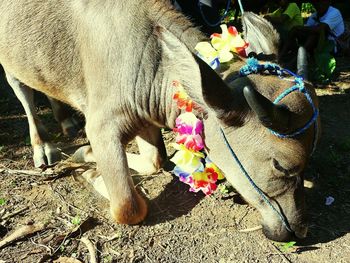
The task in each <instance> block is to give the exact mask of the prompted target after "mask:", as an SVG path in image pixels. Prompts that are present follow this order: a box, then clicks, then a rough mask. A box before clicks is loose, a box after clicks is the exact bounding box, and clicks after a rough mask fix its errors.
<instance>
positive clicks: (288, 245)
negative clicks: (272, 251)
mask: <svg viewBox="0 0 350 263" xmlns="http://www.w3.org/2000/svg"><path fill="white" fill-rule="evenodd" d="M296 243H297V242H295V241H290V242H287V243H284V242H281V243H277V247H278V248H279V249H280V250H281V252H283V253H286V252H288V251H290V250H292V249H293V248H294V246H295V244H296Z"/></svg>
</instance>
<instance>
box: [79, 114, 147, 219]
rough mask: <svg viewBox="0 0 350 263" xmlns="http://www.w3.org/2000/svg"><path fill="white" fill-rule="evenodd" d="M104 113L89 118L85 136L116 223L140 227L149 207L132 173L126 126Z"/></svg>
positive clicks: (91, 115) (90, 115)
mask: <svg viewBox="0 0 350 263" xmlns="http://www.w3.org/2000/svg"><path fill="white" fill-rule="evenodd" d="M104 115H105V114H104V112H93V113H92V114H89V117H88V118H87V122H86V134H87V136H88V138H89V140H90V144H91V148H92V151H93V153H94V157H95V159H96V163H97V168H98V171H99V173H101V175H102V178H103V181H104V184H105V186H106V190H107V194H108V196H109V200H110V210H111V214H112V217H113V219H114V220H115V221H116V222H118V223H121V224H137V223H139V222H141V221H142V220H144V218H145V217H146V215H147V204H146V202H145V201H144V199H143V198H142V197H141V196H140V195H139V194H138V193H137V191H136V189H135V187H134V184H133V181H132V178H131V176H130V173H129V167H128V163H127V157H126V152H125V146H124V144H123V143H122V141H123V140H122V138H123V135H122V132H121V128H120V127H123V125H122V124H121V123H118V122H117V121H116V120H115V116H114V118H113V117H110V118H108V116H104Z"/></svg>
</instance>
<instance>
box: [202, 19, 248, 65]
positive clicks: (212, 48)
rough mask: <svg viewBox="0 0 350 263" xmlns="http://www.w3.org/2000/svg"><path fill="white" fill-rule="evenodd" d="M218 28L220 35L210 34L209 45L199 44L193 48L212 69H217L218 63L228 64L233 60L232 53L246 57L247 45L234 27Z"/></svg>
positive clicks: (207, 43) (223, 26) (205, 43)
mask: <svg viewBox="0 0 350 263" xmlns="http://www.w3.org/2000/svg"><path fill="white" fill-rule="evenodd" d="M220 27H221V31H222V33H221V34H219V33H214V34H212V35H211V36H210V38H211V41H210V43H209V42H199V43H198V44H197V45H196V47H195V50H196V51H197V55H198V56H199V57H200V58H202V59H203V60H204V61H205V62H207V64H208V65H209V66H211V67H212V68H213V69H218V68H219V66H220V63H225V62H229V61H230V60H231V59H232V58H233V54H232V52H233V53H237V54H238V55H240V56H241V57H246V48H247V47H248V45H249V44H248V43H247V42H245V40H244V39H242V37H241V36H240V34H239V33H238V31H237V29H236V28H235V27H234V26H230V27H229V28H227V26H226V25H225V24H223V25H221V26H220Z"/></svg>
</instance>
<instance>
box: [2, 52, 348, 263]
mask: <svg viewBox="0 0 350 263" xmlns="http://www.w3.org/2000/svg"><path fill="white" fill-rule="evenodd" d="M338 69H339V70H338V71H339V72H338V74H337V76H336V79H335V80H334V81H333V82H332V85H331V86H323V87H320V88H319V89H317V93H318V95H319V100H320V112H321V119H322V139H321V142H320V144H319V146H318V149H317V151H316V152H315V154H314V156H313V157H312V160H311V162H310V165H309V167H308V169H307V171H306V178H307V179H308V180H310V181H312V182H313V183H314V187H313V188H311V189H307V204H308V213H309V218H310V228H309V234H308V237H307V238H306V239H305V240H304V241H302V242H298V243H296V244H295V245H292V244H280V243H276V242H272V241H270V240H268V239H267V238H265V237H264V235H263V234H262V233H261V230H258V231H254V232H248V233H247V232H242V230H244V229H247V228H252V227H255V226H258V225H259V214H258V213H257V211H255V210H254V209H253V208H251V207H249V206H248V205H246V204H244V203H243V202H242V201H241V199H240V198H239V196H238V195H237V194H236V193H235V192H234V191H233V190H232V189H230V188H229V186H227V187H226V188H224V187H223V186H221V187H220V188H222V189H223V190H222V191H220V190H219V191H217V192H216V193H215V194H214V195H213V196H210V197H204V196H203V195H202V194H194V193H190V192H188V187H187V186H186V185H184V184H182V183H179V182H178V180H177V179H176V178H174V177H173V176H172V175H171V173H170V172H168V171H166V170H164V171H160V172H159V173H158V174H154V175H151V176H143V175H134V176H133V178H134V181H135V183H136V184H137V186H138V187H139V189H141V191H143V193H144V194H145V195H146V196H147V198H148V199H149V215H148V217H147V218H146V220H145V221H144V222H143V223H142V224H140V225H137V226H124V225H117V224H114V223H113V222H112V220H111V218H110V217H109V213H108V203H107V202H106V201H105V200H104V199H103V198H102V197H100V196H98V195H97V194H95V192H94V191H93V190H92V189H91V188H90V187H89V186H87V185H86V184H85V183H84V182H82V181H81V180H80V179H79V175H80V173H81V171H82V170H83V169H85V167H80V168H79V167H75V169H73V170H72V169H71V168H70V167H71V165H69V164H65V163H61V164H59V165H57V166H56V167H54V168H51V169H47V170H46V171H44V172H41V171H40V170H36V169H34V167H33V162H32V159H31V157H32V152H31V147H30V145H29V140H28V139H29V137H28V127H27V121H26V117H25V115H24V113H23V110H22V107H21V105H20V104H19V102H18V101H17V99H16V98H15V97H14V95H13V94H12V93H11V91H9V90H6V89H3V88H0V180H1V181H0V244H1V240H3V239H4V238H5V237H7V236H9V235H10V234H11V233H13V231H15V230H18V229H19V228H21V227H25V228H26V229H29V230H30V231H31V232H34V233H32V234H30V235H26V236H23V235H22V236H21V238H19V239H18V240H16V241H14V242H12V243H11V244H9V245H7V246H5V247H3V248H0V262H1V263H3V262H6V263H10V262H52V261H55V260H56V262H93V261H92V260H91V259H90V255H91V253H90V252H89V251H88V246H87V245H86V239H85V238H87V239H88V240H90V241H91V242H92V244H93V247H94V248H95V250H96V254H97V257H98V262H104V263H107V262H186V263H187V262H188V263H190V262H220V263H226V262H298V263H299V262H305V263H306V262H307V263H310V262H350V234H349V231H350V221H349V219H350V199H349V196H350V110H349V109H350V68H349V58H339V59H338ZM39 100H40V101H41V100H43V98H42V97H40V98H39ZM38 108H39V112H40V117H41V119H43V121H44V122H45V124H46V125H47V126H48V127H49V130H50V132H51V135H52V138H53V140H54V141H55V142H57V143H58V145H59V147H61V148H62V149H63V151H64V152H65V153H67V154H70V153H71V152H72V148H69V147H68V146H71V145H81V144H84V143H86V139H85V138H84V136H83V135H81V136H79V137H78V138H77V139H75V140H69V139H67V138H65V137H63V136H62V135H61V134H60V130H59V128H58V126H57V124H56V123H55V122H54V121H53V118H52V114H51V112H50V110H49V108H48V107H47V103H41V104H39V106H38ZM164 137H165V140H166V142H167V144H168V143H169V142H170V141H171V140H172V134H171V132H164ZM130 147H131V150H133V148H134V147H135V146H134V145H131V146H130ZM168 151H169V154H171V153H172V150H171V149H170V148H169V149H168ZM327 197H333V198H334V202H333V203H332V204H331V205H326V204H325V201H326V198H327ZM33 229H34V230H33ZM22 230H23V228H22ZM35 230H36V231H35ZM288 246H289V247H288Z"/></svg>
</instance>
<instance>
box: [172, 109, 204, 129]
mask: <svg viewBox="0 0 350 263" xmlns="http://www.w3.org/2000/svg"><path fill="white" fill-rule="evenodd" d="M175 125H176V128H175V129H174V131H175V132H178V133H179V134H200V133H201V132H202V131H203V122H202V121H201V120H199V119H198V118H197V117H196V116H195V115H194V114H193V113H192V112H185V113H183V114H181V115H180V116H179V117H177V118H176V121H175Z"/></svg>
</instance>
